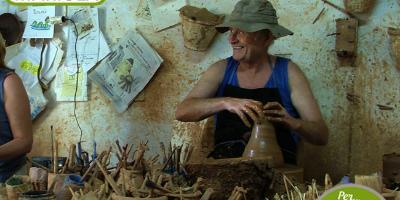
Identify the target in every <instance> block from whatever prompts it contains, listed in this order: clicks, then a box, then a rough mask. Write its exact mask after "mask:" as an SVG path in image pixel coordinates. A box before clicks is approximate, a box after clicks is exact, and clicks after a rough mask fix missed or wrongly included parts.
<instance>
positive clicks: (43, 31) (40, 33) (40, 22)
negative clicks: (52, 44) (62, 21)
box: [23, 6, 56, 38]
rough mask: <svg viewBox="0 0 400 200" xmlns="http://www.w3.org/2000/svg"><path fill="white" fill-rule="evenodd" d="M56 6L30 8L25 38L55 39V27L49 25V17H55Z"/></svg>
mask: <svg viewBox="0 0 400 200" xmlns="http://www.w3.org/2000/svg"><path fill="white" fill-rule="evenodd" d="M55 12H56V9H55V7H54V6H29V7H28V21H27V22H26V25H25V31H24V34H23V38H53V35H54V25H52V24H50V23H47V22H46V18H47V17H54V16H55Z"/></svg>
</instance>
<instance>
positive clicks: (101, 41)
mask: <svg viewBox="0 0 400 200" xmlns="http://www.w3.org/2000/svg"><path fill="white" fill-rule="evenodd" d="M68 13H69V14H68V15H69V17H71V18H72V19H73V20H74V21H75V20H76V22H75V23H76V24H77V29H78V32H79V36H78V42H77V45H76V47H77V52H78V62H79V65H80V66H81V67H82V68H83V71H84V72H87V71H89V70H90V69H91V68H92V67H93V66H94V65H96V63H97V62H98V61H99V60H101V59H103V58H104V57H105V56H106V55H107V54H108V53H109V52H110V48H109V47H108V44H107V42H106V40H105V38H104V35H103V33H101V31H100V28H99V23H98V9H97V8H91V9H89V8H87V7H68ZM82 13H85V14H82ZM88 14H89V16H88V17H89V18H91V20H90V21H89V20H83V19H82V15H84V16H87V15H88ZM75 16H77V17H75ZM80 20H83V22H80ZM90 22H92V25H89V24H90ZM84 24H86V25H84ZM79 26H80V27H81V28H79ZM85 26H86V27H91V28H90V29H88V30H86V31H84V30H82V29H84V28H82V27H85ZM75 41H76V34H75V28H74V27H73V25H71V26H70V28H69V32H68V44H67V48H68V49H67V56H66V58H67V59H66V65H67V66H69V65H76V57H75Z"/></svg>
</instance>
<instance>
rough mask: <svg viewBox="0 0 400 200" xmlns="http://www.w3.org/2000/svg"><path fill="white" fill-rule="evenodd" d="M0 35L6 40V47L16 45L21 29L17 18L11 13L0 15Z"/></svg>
mask: <svg viewBox="0 0 400 200" xmlns="http://www.w3.org/2000/svg"><path fill="white" fill-rule="evenodd" d="M0 33H1V34H2V35H3V38H4V40H6V46H10V45H13V44H16V43H18V42H19V41H20V39H21V36H22V33H23V29H22V24H21V22H20V21H19V20H18V18H17V17H16V16H15V15H13V14H11V13H4V14H1V15H0Z"/></svg>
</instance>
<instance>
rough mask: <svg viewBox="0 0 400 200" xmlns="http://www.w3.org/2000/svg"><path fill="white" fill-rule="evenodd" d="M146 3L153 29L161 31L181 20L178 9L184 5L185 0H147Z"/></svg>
mask: <svg viewBox="0 0 400 200" xmlns="http://www.w3.org/2000/svg"><path fill="white" fill-rule="evenodd" d="M147 3H148V4H149V8H150V12H151V18H152V21H153V27H154V30H155V31H161V30H163V29H166V28H168V27H171V26H173V25H175V24H178V23H179V22H180V21H181V19H180V16H179V9H180V8H182V7H183V6H185V5H186V0H147Z"/></svg>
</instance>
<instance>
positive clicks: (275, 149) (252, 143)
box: [242, 118, 284, 167]
mask: <svg viewBox="0 0 400 200" xmlns="http://www.w3.org/2000/svg"><path fill="white" fill-rule="evenodd" d="M242 157H243V158H250V159H271V161H272V162H271V166H270V167H278V166H282V165H283V163H284V161H283V154H282V151H281V149H280V147H279V145H278V142H277V140H276V135H275V128H274V126H273V125H272V123H271V122H269V121H268V120H267V119H266V118H263V119H261V120H260V122H257V123H255V124H254V126H253V130H252V131H251V136H250V140H249V142H248V143H247V145H246V148H245V150H244V152H243V154H242Z"/></svg>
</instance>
